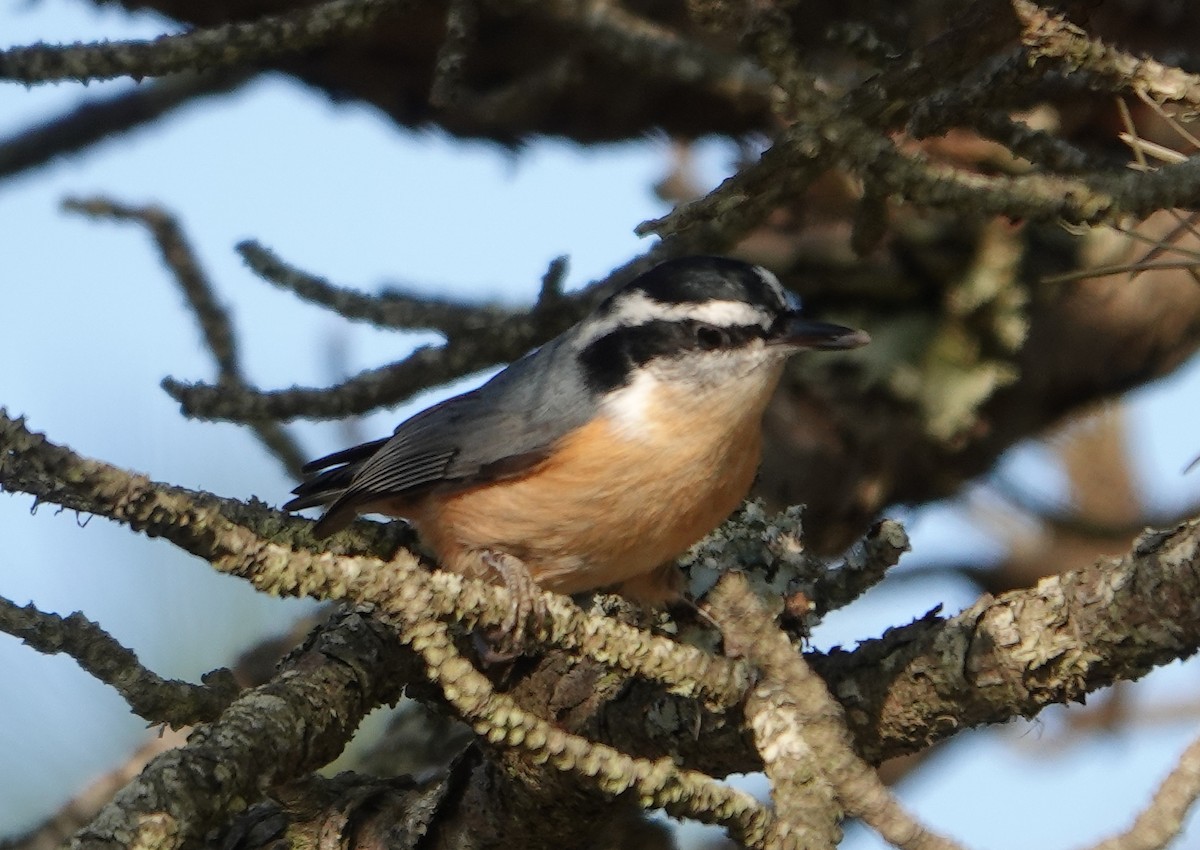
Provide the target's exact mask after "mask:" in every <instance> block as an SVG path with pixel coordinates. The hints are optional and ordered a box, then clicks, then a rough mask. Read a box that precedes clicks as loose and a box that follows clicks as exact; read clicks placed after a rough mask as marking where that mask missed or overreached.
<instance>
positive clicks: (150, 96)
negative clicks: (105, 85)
mask: <svg viewBox="0 0 1200 850" xmlns="http://www.w3.org/2000/svg"><path fill="white" fill-rule="evenodd" d="M252 77H253V74H252V73H244V72H236V71H235V72H225V73H215V74H210V73H200V74H190V73H181V74H178V75H176V76H173V77H171V78H169V79H165V80H161V81H157V82H154V83H146V84H143V85H140V86H138V87H137V88H135V89H132V90H131V91H124V92H121V93H120V94H116V95H113V96H111V97H106V98H91V99H89V100H87V101H85V102H84V103H81V104H80V105H79V106H77V107H75V108H74V109H72V110H70V111H68V112H66V113H64V114H62V115H60V116H58V117H57V118H52V119H50V120H49V121H45V122H43V123H39V124H36V125H34V126H31V127H27V128H26V129H24V130H18V131H17V132H16V133H14V134H13V135H12V136H9V137H8V138H7V139H0V179H3V178H6V177H11V176H13V175H16V174H20V173H21V172H23V171H29V170H30V169H33V168H37V167H38V166H41V165H44V164H46V163H47V162H50V161H51V160H52V159H54V158H56V157H61V156H67V155H70V154H73V153H77V152H79V151H81V150H84V149H86V148H87V147H88V146H89V145H92V144H95V143H96V142H99V141H101V140H102V139H106V138H109V137H111V136H114V135H117V134H119V133H126V132H129V131H130V130H133V129H135V128H137V127H140V126H142V125H145V124H149V123H151V122H153V121H155V120H156V119H158V118H160V117H162V116H163V115H166V114H168V113H169V112H171V111H173V110H175V109H177V108H178V107H180V106H184V105H186V104H189V103H192V102H194V101H196V100H198V99H200V98H202V97H209V96H212V95H217V94H226V93H228V92H230V91H233V90H234V89H237V88H238V87H240V86H241V85H243V84H244V83H245V82H246V81H247V80H249V79H251V78H252Z"/></svg>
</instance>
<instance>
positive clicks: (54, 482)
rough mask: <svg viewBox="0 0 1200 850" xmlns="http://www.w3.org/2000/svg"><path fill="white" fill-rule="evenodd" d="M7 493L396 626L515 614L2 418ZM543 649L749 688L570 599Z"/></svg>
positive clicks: (403, 564) (543, 635)
mask: <svg viewBox="0 0 1200 850" xmlns="http://www.w3.org/2000/svg"><path fill="white" fill-rule="evenodd" d="M0 486H2V487H4V489H7V490H21V491H24V492H29V493H32V494H34V495H35V496H37V497H39V498H42V499H47V500H50V501H54V502H57V503H59V504H64V505H66V506H69V507H72V508H75V509H77V510H85V511H90V512H92V513H96V514H99V515H101V516H106V517H108V518H110V519H113V520H116V521H118V522H121V523H123V524H126V525H128V526H130V527H131V528H133V529H134V530H135V531H140V532H142V533H144V534H146V535H148V536H151V537H164V538H166V539H167V540H170V541H171V542H172V543H174V544H175V545H176V546H179V547H180V548H181V549H184V550H185V551H187V552H190V553H192V554H193V555H197V556H198V557H201V558H204V559H205V560H206V561H208V562H209V563H210V564H212V565H213V567H215V568H216V569H218V570H220V571H221V572H225V573H228V574H230V575H235V576H238V577H240V578H243V579H246V580H248V581H250V582H251V583H252V584H253V585H254V586H255V587H257V588H258V589H259V590H262V591H264V592H267V593H270V594H273V595H279V596H285V595H286V596H311V597H313V598H316V599H323V600H349V601H353V602H359V603H365V604H372V605H375V606H376V607H377V608H378V610H379V614H380V616H381V617H382V618H383V619H385V620H389V621H391V622H392V623H394V624H397V625H399V626H404V625H405V624H409V623H413V622H419V621H423V620H428V619H430V618H437V617H441V618H450V619H455V620H459V621H461V622H463V623H464V624H466V625H467V626H468V627H472V628H473V627H475V626H478V625H484V626H491V627H495V626H500V625H502V624H503V623H505V622H506V621H507V619H508V617H509V612H510V610H511V607H512V600H511V596H510V594H509V592H508V590H507V589H506V588H503V587H496V586H492V585H488V584H484V583H482V582H480V581H477V580H468V579H464V578H463V577H461V576H458V575H454V574H451V573H446V572H441V571H438V572H434V573H430V572H429V571H428V570H426V569H425V568H424V567H423V566H422V565H421V564H420V562H419V560H418V558H417V556H416V555H414V554H413V553H412V552H409V551H406V550H403V549H400V550H397V551H395V552H393V553H392V555H391V558H390V560H388V561H383V560H381V559H379V558H375V557H368V556H348V555H342V556H338V555H335V554H334V553H332V552H329V551H317V552H314V551H309V550H307V549H301V548H297V547H295V546H292V545H287V544H281V543H276V542H273V541H271V540H269V539H264V538H263V537H260V536H259V535H258V534H257V533H255V532H254V531H253V530H252V529H250V528H247V527H245V526H242V525H239V524H237V523H236V522H233V521H231V520H229V519H227V518H226V517H225V516H223V515H222V513H221V512H220V511H219V510H217V509H215V508H214V507H212V506H209V505H205V504H204V503H203V502H201V501H199V500H197V499H194V498H193V497H192V494H190V493H189V491H187V490H185V489H183V488H178V487H169V486H166V485H161V484H155V483H154V482H151V481H150V480H149V479H147V478H145V477H143V476H138V475H131V474H129V473H127V472H125V471H124V470H121V469H117V468H116V467H113V466H109V465H108V464H104V463H100V462H98V461H94V460H88V459H85V458H81V457H78V456H77V455H75V454H74V453H73V452H71V451H70V450H69V449H65V448H62V447H60V446H56V445H54V444H53V443H50V442H49V441H47V440H46V439H45V438H44V437H42V436H41V435H36V434H31V433H30V432H29V431H27V430H26V429H25V427H24V424H23V423H22V422H20V421H19V420H13V419H10V418H8V417H7V416H6V415H4V414H3V412H2V411H0ZM541 605H542V606H544V608H545V610H546V618H545V622H543V623H542V624H541V625H540V626H539V627H538V628H537V629H536V630H535V631H534V632H533V633H532V634H531V636H530V638H531V640H533V641H534V642H535V643H537V644H544V645H551V646H558V647H561V648H564V649H568V650H572V651H576V652H580V653H582V654H585V655H588V656H590V657H593V658H595V659H597V660H598V661H601V662H603V663H607V664H612V665H614V666H617V667H619V668H622V669H625V670H628V671H629V672H631V673H634V674H636V675H640V676H646V677H648V678H650V679H654V680H662V681H664V684H667V685H668V687H670V688H671V689H673V690H675V691H676V692H677V693H680V694H683V695H686V696H691V697H694V698H700V699H705V700H710V701H711V702H713V703H714V704H717V705H729V704H732V703H733V702H735V701H737V700H738V699H739V698H740V696H741V694H743V693H744V692H745V688H746V685H747V679H746V670H745V669H744V667H742V666H740V665H737V664H734V663H731V662H730V661H728V660H727V659H722V658H717V657H715V656H712V655H710V654H709V653H706V652H704V651H702V650H699V649H696V648H695V647H689V646H683V645H680V644H677V643H675V642H674V641H671V640H669V639H667V638H664V637H660V636H657V635H653V634H650V633H648V632H645V631H641V630H638V629H635V628H633V627H632V626H628V625H625V624H624V623H620V622H618V621H615V620H612V619H610V618H606V617H601V616H596V615H589V614H587V613H585V612H584V611H582V610H581V609H580V608H579V607H578V606H576V605H574V604H573V603H572V602H571V601H570V600H569V599H567V598H566V597H563V596H557V595H555V594H549V593H544V594H543V595H542V598H541Z"/></svg>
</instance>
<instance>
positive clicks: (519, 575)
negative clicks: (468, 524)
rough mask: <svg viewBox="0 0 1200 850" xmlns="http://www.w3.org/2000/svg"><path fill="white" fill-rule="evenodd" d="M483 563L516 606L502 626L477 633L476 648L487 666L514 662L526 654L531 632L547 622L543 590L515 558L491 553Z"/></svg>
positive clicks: (505, 554)
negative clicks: (498, 578) (497, 577)
mask: <svg viewBox="0 0 1200 850" xmlns="http://www.w3.org/2000/svg"><path fill="white" fill-rule="evenodd" d="M482 560H483V563H484V565H485V566H487V567H488V568H489V569H491V570H492V571H493V572H494V573H495V574H496V575H497V576H499V577H500V580H501V581H502V582H503V583H504V586H505V587H506V588H508V591H509V593H510V594H512V598H513V606H512V608H511V609H509V612H508V614H507V615H506V616H505V618H504V621H503V622H502V623H500V625H499V626H496V627H495V628H492V629H487V630H484V631H483V632H482V633H480V632H476V633H475V647H476V649H477V650H479V654H480V657H481V658H482V659H483V661H484V662H485V663H500V662H504V661H511V660H513V659H514V658H517V657H518V656H521V655H524V654H525V652H526V650H527V649H528V648H529V646H528V638H529V635H530V632H531V631H536V630H539V629H540V628H541V627H542V625H543V624H544V623H545V622H546V617H547V613H546V607H545V605H544V604H543V602H542V589H541V588H540V587H538V584H537V582H536V581H534V579H533V575H532V574H530V572H529V568H528V567H526V566H525V562H524V561H522V560H521V559H520V558H517V557H516V556H514V555H509V554H507V553H505V552H494V551H491V550H489V551H486V552H484V553H483V554H482Z"/></svg>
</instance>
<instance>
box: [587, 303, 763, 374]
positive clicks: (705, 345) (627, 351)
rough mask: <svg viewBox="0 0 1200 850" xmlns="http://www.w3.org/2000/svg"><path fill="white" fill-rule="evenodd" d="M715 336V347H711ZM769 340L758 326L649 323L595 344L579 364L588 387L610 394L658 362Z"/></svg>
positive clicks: (614, 333) (612, 333)
mask: <svg viewBox="0 0 1200 850" xmlns="http://www.w3.org/2000/svg"><path fill="white" fill-rule="evenodd" d="M706 332H707V333H706ZM714 336H715V337H716V342H717V344H716V345H712V344H711V343H712V342H713V341H714ZM766 336H767V331H766V330H764V329H763V328H762V327H761V326H759V325H734V326H719V325H711V324H708V323H706V322H697V321H694V320H686V319H685V320H682V321H674V322H666V321H654V322H646V323H644V324H640V325H631V326H628V327H619V328H615V329H614V330H611V331H609V332H608V333H606V334H605V335H604V336H601V337H599V338H597V339H594V340H592V341H591V342H590V343H588V344H587V345H586V346H585V347H584V348H583V350H582V351H580V352H579V362H580V363H581V364H582V365H583V369H584V379H585V380H586V381H587V383H588V386H590V387H591V388H592V389H594V390H597V391H600V392H607V391H609V390H613V389H616V388H617V387H622V386H625V385H626V384H628V383H629V382H630V380H631V379H632V377H633V371H634V370H635V369H636V368H637V367H639V366H644V365H645V364H646V363H649V362H650V361H651V360H653V359H655V358H658V357H671V356H675V355H679V354H683V353H685V352H688V351H710V350H714V349H724V350H732V349H737V348H742V347H744V346H745V345H747V344H749V343H750V341H751V340H755V339H764V338H765V337H766Z"/></svg>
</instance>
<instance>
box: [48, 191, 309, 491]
mask: <svg viewBox="0 0 1200 850" xmlns="http://www.w3.org/2000/svg"><path fill="white" fill-rule="evenodd" d="M63 206H64V208H65V209H67V210H71V211H74V212H80V213H83V214H85V215H89V216H93V217H96V218H111V219H115V220H117V221H136V222H138V223H139V224H141V225H143V226H144V227H145V228H146V229H147V230H148V231H150V235H151V236H152V237H153V238H154V242H155V244H156V245H157V246H158V251H159V254H160V255H161V256H162V260H163V262H164V263H165V264H166V266H167V268H168V269H170V271H171V273H172V275H173V276H174V277H175V282H176V283H178V284H179V288H180V289H181V290H183V294H184V297H185V298H187V302H188V306H189V307H191V309H192V312H193V313H194V314H195V316H196V321H197V322H198V323H199V324H200V330H201V333H202V334H203V335H204V342H205V344H206V345H207V347H208V350H209V351H210V352H211V353H212V356H213V359H214V360H215V361H216V363H217V371H218V375H219V381H220V386H222V387H226V388H228V389H229V390H231V391H238V390H241V391H243V392H244V391H247V390H248V386H247V384H246V379H245V376H244V374H243V371H242V364H241V359H240V357H239V356H238V347H237V338H236V335H235V334H234V330H233V322H232V320H231V319H230V317H229V312H228V311H227V310H226V309H225V307H224V306H223V305H222V304H221V303H220V302H219V301H218V300H217V296H216V293H215V292H214V291H213V286H212V283H211V282H210V281H209V279H208V275H206V274H205V273H204V270H203V269H202V268H201V266H200V259H199V258H198V257H197V256H196V253H195V251H193V250H192V247H191V245H190V244H188V241H187V239H186V238H185V237H184V235H183V231H182V229H181V228H180V227H179V223H178V222H177V221H176V220H175V218H174V217H173V216H171V215H170V214H169V213H167V212H166V211H165V210H162V209H160V208H159V207H155V206H146V207H133V206H129V205H127V204H120V203H117V202H116V201H112V200H109V199H108V198H90V199H86V200H85V199H78V198H69V199H67V200H66V201H64V202H63ZM246 424H248V425H249V426H250V428H251V429H252V430H253V431H254V433H255V435H256V436H257V437H258V439H259V441H260V442H262V444H263V445H264V446H265V447H266V448H267V450H268V451H269V452H270V453H271V454H272V455H274V456H275V457H276V458H278V459H279V461H280V463H282V464H283V467H284V469H286V470H287V471H288V472H289V473H290V474H291V475H292V477H293V478H296V479H299V478H300V477H301V475H302V471H301V470H302V467H303V466H304V463H305V453H304V452H303V451H302V450H301V449H300V446H299V444H298V443H297V442H296V440H295V439H294V438H293V437H292V435H291V434H289V433H288V432H287V431H286V430H285V429H284V427H283V426H282V425H281V424H279V423H278V422H276V421H272V420H270V419H264V418H259V419H253V420H250V421H248V422H247V423H246Z"/></svg>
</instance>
